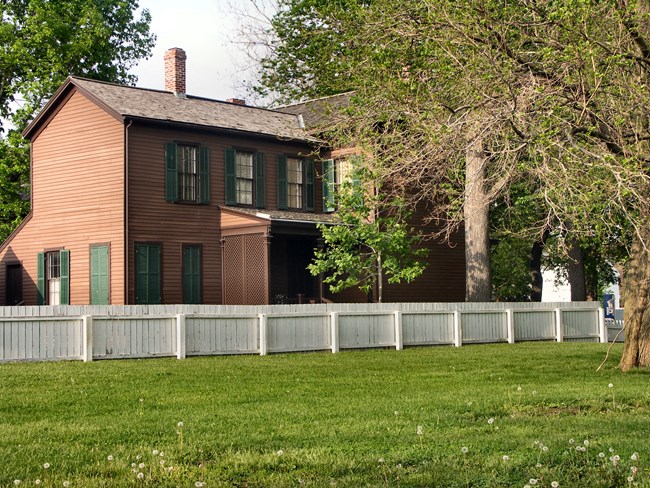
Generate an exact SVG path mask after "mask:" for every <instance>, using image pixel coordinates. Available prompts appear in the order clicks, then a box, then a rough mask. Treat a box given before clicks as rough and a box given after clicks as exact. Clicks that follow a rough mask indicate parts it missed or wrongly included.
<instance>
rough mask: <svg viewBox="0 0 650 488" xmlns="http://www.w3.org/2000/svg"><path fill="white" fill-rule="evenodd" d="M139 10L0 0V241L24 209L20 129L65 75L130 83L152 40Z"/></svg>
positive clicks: (128, 1)
mask: <svg viewBox="0 0 650 488" xmlns="http://www.w3.org/2000/svg"><path fill="white" fill-rule="evenodd" d="M137 10H138V2H137V0H70V1H66V2H43V1H42V0H5V1H3V2H0V186H1V187H2V189H3V191H2V192H1V193H0V242H2V241H4V239H5V238H6V237H7V236H8V235H9V234H10V233H11V231H12V230H13V229H14V228H15V227H16V226H17V225H18V224H19V223H20V222H21V220H22V219H23V217H24V216H25V215H26V214H27V212H28V211H29V145H28V144H27V142H26V141H25V140H24V139H23V138H22V137H21V136H20V132H21V131H22V129H24V128H25V127H26V125H27V124H28V123H29V121H30V120H31V119H32V118H33V116H34V114H35V113H36V112H37V111H38V110H39V109H40V108H41V107H42V106H43V104H44V103H45V102H46V101H47V99H49V98H50V97H51V95H52V94H53V93H54V91H55V90H56V89H57V88H58V87H59V86H60V85H61V83H63V81H64V80H65V78H66V77H67V76H69V75H75V76H83V77H87V78H94V79H99V80H104V81H110V82H117V83H126V84H133V83H135V81H136V78H135V76H134V75H132V74H130V73H129V70H130V69H131V68H132V67H133V66H134V65H135V64H137V62H138V61H139V60H140V59H143V58H146V57H148V56H149V54H150V53H151V49H152V48H153V46H154V43H155V36H154V35H153V34H151V33H150V32H149V23H150V22H151V17H150V15H149V12H148V11H147V10H142V11H141V12H140V13H139V14H137ZM7 122H8V125H9V127H6V125H7ZM7 129H9V130H7Z"/></svg>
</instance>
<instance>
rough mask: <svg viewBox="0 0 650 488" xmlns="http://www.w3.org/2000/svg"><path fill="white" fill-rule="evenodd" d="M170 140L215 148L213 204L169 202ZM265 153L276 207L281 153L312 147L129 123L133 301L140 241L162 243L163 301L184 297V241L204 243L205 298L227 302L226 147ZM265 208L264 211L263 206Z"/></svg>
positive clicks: (269, 199) (270, 200)
mask: <svg viewBox="0 0 650 488" xmlns="http://www.w3.org/2000/svg"><path fill="white" fill-rule="evenodd" d="M168 142H177V143H183V144H195V145H200V146H206V147H208V149H209V150H210V203H209V204H206V205H199V204H191V203H169V202H167V201H166V200H165V159H164V147H165V144H166V143H168ZM230 147H235V148H238V149H242V150H249V151H257V152H262V153H264V155H265V164H266V207H265V208H267V209H276V208H277V207H276V205H277V198H276V173H277V169H276V159H277V155H278V154H281V153H283V154H288V155H298V154H305V155H307V154H310V151H311V150H310V149H309V148H308V147H306V146H303V145H300V144H291V143H287V142H285V141H274V140H268V141H267V140H264V139H261V138H258V137H256V136H238V135H232V134H218V133H214V132H208V131H199V130H190V129H182V128H172V127H163V126H153V125H146V124H143V123H137V122H136V123H134V124H133V125H132V126H131V127H130V128H129V158H128V160H129V162H128V174H129V177H128V178H129V180H128V188H129V190H128V191H129V198H128V235H129V237H128V240H129V243H128V249H129V256H128V269H129V284H128V287H129V292H128V296H129V302H130V303H134V302H135V273H134V269H135V255H134V249H135V244H136V243H138V242H160V243H161V244H162V301H163V303H181V301H182V254H181V251H182V245H183V244H201V246H202V263H201V268H202V269H201V272H202V285H203V290H202V298H203V302H204V303H221V301H222V285H221V231H220V213H219V205H224V204H225V175H224V167H225V161H224V159H225V158H224V154H225V150H226V148H230ZM319 186H320V185H319V184H315V190H316V192H315V198H316V202H317V205H316V209H317V211H320V210H322V206H321V205H320V201H319V200H318V199H320V198H322V197H321V195H322V193H321V190H320V188H319ZM261 211H263V210H261Z"/></svg>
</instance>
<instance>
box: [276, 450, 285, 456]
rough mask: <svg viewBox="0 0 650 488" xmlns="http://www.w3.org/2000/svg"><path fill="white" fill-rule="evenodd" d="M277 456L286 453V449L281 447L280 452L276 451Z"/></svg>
mask: <svg viewBox="0 0 650 488" xmlns="http://www.w3.org/2000/svg"><path fill="white" fill-rule="evenodd" d="M275 454H276V456H282V455H283V454H284V451H283V450H282V449H280V450H279V451H278V452H276V453H275Z"/></svg>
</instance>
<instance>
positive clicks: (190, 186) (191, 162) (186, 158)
mask: <svg viewBox="0 0 650 488" xmlns="http://www.w3.org/2000/svg"><path fill="white" fill-rule="evenodd" d="M198 153H199V151H198V148H197V147H195V146H181V145H179V146H178V190H179V191H178V192H179V195H180V199H181V200H183V201H186V202H195V201H197V199H198V179H199V174H198Z"/></svg>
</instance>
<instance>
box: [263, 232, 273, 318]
mask: <svg viewBox="0 0 650 488" xmlns="http://www.w3.org/2000/svg"><path fill="white" fill-rule="evenodd" d="M272 238H273V235H271V226H268V227H267V228H266V232H265V233H264V268H265V269H266V283H265V284H264V300H265V301H266V304H267V305H269V304H270V303H271V239H272Z"/></svg>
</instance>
